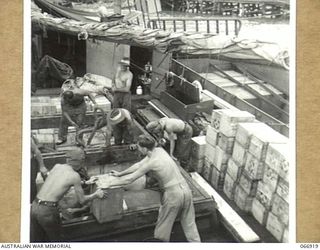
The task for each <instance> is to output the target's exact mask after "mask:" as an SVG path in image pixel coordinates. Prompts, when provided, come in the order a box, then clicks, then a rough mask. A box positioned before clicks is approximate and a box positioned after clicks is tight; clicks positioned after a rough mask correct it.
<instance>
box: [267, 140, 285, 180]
mask: <svg viewBox="0 0 320 250" xmlns="http://www.w3.org/2000/svg"><path fill="white" fill-rule="evenodd" d="M289 150H290V148H289V144H286V143H283V144H275V143H270V144H269V145H268V148H267V153H266V160H265V162H266V164H267V165H268V166H269V167H271V168H272V169H274V170H275V171H276V172H277V173H278V174H279V175H280V177H281V178H283V179H284V180H286V181H288V178H289Z"/></svg>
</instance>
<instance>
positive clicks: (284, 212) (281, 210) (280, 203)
mask: <svg viewBox="0 0 320 250" xmlns="http://www.w3.org/2000/svg"><path fill="white" fill-rule="evenodd" d="M271 211H272V213H273V214H275V215H276V216H277V217H278V219H279V221H281V222H282V223H283V224H284V225H286V226H287V225H288V224H289V204H288V203H287V202H286V201H285V200H283V199H282V198H281V197H280V196H279V195H278V194H274V197H273V204H272V209H271Z"/></svg>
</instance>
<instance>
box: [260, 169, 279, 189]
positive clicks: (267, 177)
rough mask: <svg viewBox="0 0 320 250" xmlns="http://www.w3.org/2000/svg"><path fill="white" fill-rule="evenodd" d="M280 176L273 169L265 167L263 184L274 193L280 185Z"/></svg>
mask: <svg viewBox="0 0 320 250" xmlns="http://www.w3.org/2000/svg"><path fill="white" fill-rule="evenodd" d="M278 177H279V176H278V174H277V172H276V171H274V170H273V169H272V168H270V167H269V166H268V165H265V169H264V173H263V178H262V180H263V182H264V183H265V184H266V185H268V186H269V189H270V190H272V191H273V192H274V191H275V190H276V188H277V183H278Z"/></svg>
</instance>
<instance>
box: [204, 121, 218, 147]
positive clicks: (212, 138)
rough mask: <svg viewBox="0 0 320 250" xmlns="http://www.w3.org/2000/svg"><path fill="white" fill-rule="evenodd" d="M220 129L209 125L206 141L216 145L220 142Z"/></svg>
mask: <svg viewBox="0 0 320 250" xmlns="http://www.w3.org/2000/svg"><path fill="white" fill-rule="evenodd" d="M218 135H219V131H218V130H216V129H215V128H213V127H212V126H210V125H209V126H207V134H206V142H207V143H208V144H210V145H211V146H213V147H215V146H216V145H217V144H218Z"/></svg>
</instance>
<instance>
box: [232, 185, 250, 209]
mask: <svg viewBox="0 0 320 250" xmlns="http://www.w3.org/2000/svg"><path fill="white" fill-rule="evenodd" d="M234 201H235V203H236V204H237V206H238V207H239V208H240V209H241V210H243V211H245V212H249V211H251V207H252V201H253V198H252V197H250V196H249V195H248V194H247V193H246V191H244V190H243V189H242V187H241V186H240V185H236V188H235V191H234Z"/></svg>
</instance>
